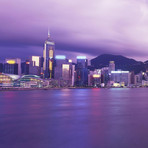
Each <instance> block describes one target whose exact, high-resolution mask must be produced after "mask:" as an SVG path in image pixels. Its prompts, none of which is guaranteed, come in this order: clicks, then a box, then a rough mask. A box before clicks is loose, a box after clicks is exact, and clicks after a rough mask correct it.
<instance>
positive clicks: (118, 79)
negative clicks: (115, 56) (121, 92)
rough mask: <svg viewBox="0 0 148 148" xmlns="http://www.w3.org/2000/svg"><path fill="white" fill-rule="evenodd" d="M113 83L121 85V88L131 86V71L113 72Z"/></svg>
mask: <svg viewBox="0 0 148 148" xmlns="http://www.w3.org/2000/svg"><path fill="white" fill-rule="evenodd" d="M111 82H113V83H119V84H120V86H128V85H129V84H130V72H129V71H121V70H118V71H111Z"/></svg>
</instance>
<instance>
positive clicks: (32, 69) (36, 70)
mask: <svg viewBox="0 0 148 148" xmlns="http://www.w3.org/2000/svg"><path fill="white" fill-rule="evenodd" d="M29 74H32V75H38V76H40V75H41V57H39V56H32V57H31V58H30V64H29Z"/></svg>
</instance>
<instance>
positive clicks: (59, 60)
mask: <svg viewBox="0 0 148 148" xmlns="http://www.w3.org/2000/svg"><path fill="white" fill-rule="evenodd" d="M55 59H56V64H55V73H54V78H55V80H58V82H59V85H60V86H73V85H74V65H73V64H72V60H68V59H66V56H64V55H56V56H55Z"/></svg>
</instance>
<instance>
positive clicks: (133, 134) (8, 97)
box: [0, 88, 148, 148]
mask: <svg viewBox="0 0 148 148" xmlns="http://www.w3.org/2000/svg"><path fill="white" fill-rule="evenodd" d="M147 90H148V89H141V88H139V89H123V88H122V89H61V90H46V91H45V90H40V91H8V92H0V148H1V147H2V148H10V147H11V148H18V147H21V148H26V147H27V148H32V147H35V148H116V147H117V148H133V147H134V148H147V147H148V141H147V137H148V132H147V129H148V119H147V115H148V98H147V96H148V91H147Z"/></svg>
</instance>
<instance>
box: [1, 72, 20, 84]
mask: <svg viewBox="0 0 148 148" xmlns="http://www.w3.org/2000/svg"><path fill="white" fill-rule="evenodd" d="M19 78H20V76H19V75H13V74H5V73H0V87H13V86H14V81H15V80H17V79H19Z"/></svg>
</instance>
